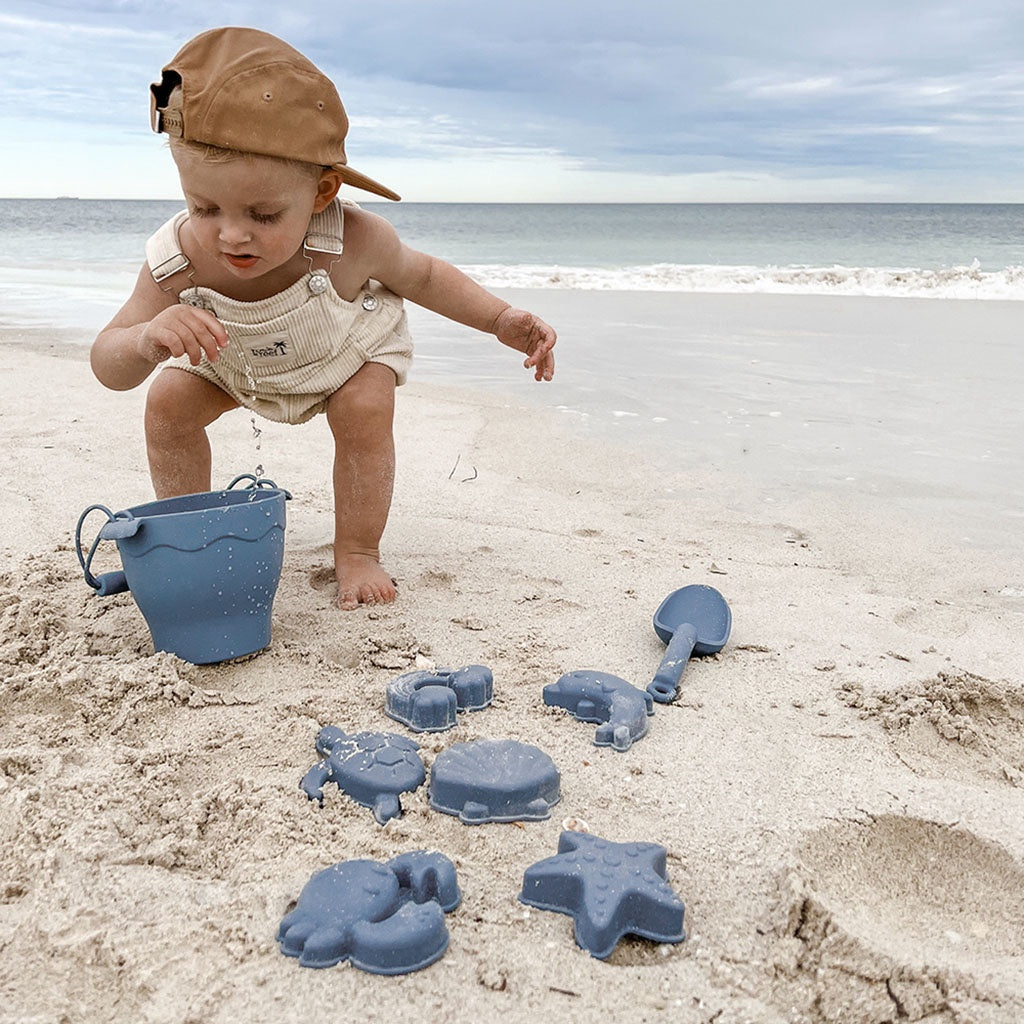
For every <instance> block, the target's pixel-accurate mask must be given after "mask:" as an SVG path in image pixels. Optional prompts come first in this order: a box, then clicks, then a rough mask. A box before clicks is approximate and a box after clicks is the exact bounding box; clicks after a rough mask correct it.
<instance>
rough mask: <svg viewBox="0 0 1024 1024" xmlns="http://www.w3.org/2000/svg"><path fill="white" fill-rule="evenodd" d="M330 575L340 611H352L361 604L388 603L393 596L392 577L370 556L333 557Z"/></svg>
mask: <svg viewBox="0 0 1024 1024" xmlns="http://www.w3.org/2000/svg"><path fill="white" fill-rule="evenodd" d="M334 575H335V576H336V577H337V580H338V607H339V608H341V609H342V611H346V612H349V611H352V609H353V608H358V607H359V605H361V604H390V603H391V602H392V601H394V599H395V596H396V591H395V582H394V580H393V579H392V578H391V576H390V575H389V574H388V573H387V571H386V570H384V569H382V568H381V566H380V563H379V562H378V561H377V559H376V558H374V557H373V556H372V555H361V554H353V553H349V554H344V555H337V556H335V559H334Z"/></svg>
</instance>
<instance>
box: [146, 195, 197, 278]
mask: <svg viewBox="0 0 1024 1024" xmlns="http://www.w3.org/2000/svg"><path fill="white" fill-rule="evenodd" d="M186 217H188V211H187V210H182V211H181V213H179V214H177V215H176V216H174V217H172V218H171V219H170V220H169V221H167V223H166V224H164V225H163V226H162V227H160V228H158V229H157V230H156V231H155V232H154V233H153V234H152V235H150V237H149V238H148V239H147V241H146V263H147V264H148V265H149V272H150V273H151V274H152V275H153V280H154V281H156V283H157V284H162V283H163V282H164V281H166V280H167V278H169V277H173V276H174V275H175V274H177V273H178V272H179V271H182V270H185V269H187V267H188V266H189V260H188V257H187V256H186V255H185V254H184V253H183V252H182V251H181V246H180V245H179V244H178V228H179V227H180V226H181V224H182V223H183V222H184V220H185V218H186Z"/></svg>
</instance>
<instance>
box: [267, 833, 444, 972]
mask: <svg viewBox="0 0 1024 1024" xmlns="http://www.w3.org/2000/svg"><path fill="white" fill-rule="evenodd" d="M461 898H462V895H461V893H460V892H459V887H458V883H457V881H456V878H455V865H454V864H452V862H451V861H450V860H449V859H448V858H447V857H445V856H444V855H443V854H440V853H429V852H426V851H424V850H417V851H415V852H413V853H403V854H402V855H401V856H399V857H395V858H393V859H392V860H389V861H388V862H387V863H386V864H381V863H380V862H379V861H375V860H348V861H342V862H341V863H340V864H335V865H333V866H332V867H329V868H326V869H324V870H323V871H318V872H317V873H316V874H315V875H313V877H312V878H310V880H309V881H308V882H307V883H306V884H305V886H304V887H303V889H302V892H301V894H300V895H299V899H298V903H297V904H296V906H295V909H294V910H293V911H291V913H289V914H286V915H285V917H284V918H283V919H282V921H281V924H280V926H279V927H278V929H277V942H278V945H279V947H280V950H281V952H282V953H284V955H285V956H292V957H297V958H298V961H299V965H300V966H302V967H333V966H334V965H335V964H336V963H339V962H340V961H341V960H348V961H349V963H351V964H352V966H353V967H358V968H359V969H360V970H363V971H369V972H370V973H371V974H407V973H409V972H410V971H418V970H419V969H420V968H422V967H427V966H428V965H429V964H432V963H433V962H434V961H435V960H437V959H439V958H440V957H441V955H442V954H443V953H444V951H445V950H446V949H447V948H448V927H447V925H446V924H445V919H444V915H445V914H446V913H447V912H448V911H450V910H454V909H455V908H456V907H457V906H458V905H459V901H460V900H461Z"/></svg>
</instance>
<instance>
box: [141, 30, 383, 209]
mask: <svg viewBox="0 0 1024 1024" xmlns="http://www.w3.org/2000/svg"><path fill="white" fill-rule="evenodd" d="M178 85H180V86H181V93H180V95H181V105H180V108H179V107H177V106H176V107H174V108H169V107H168V101H169V100H170V97H171V93H172V91H173V90H174V88H175V86H178ZM150 118H151V121H152V124H153V131H155V132H166V133H167V134H168V135H174V136H177V137H179V138H182V139H187V140H188V141H190V142H202V143H205V144H206V145H208V146H219V147H220V148H221V149H234V150H238V151H239V152H243V153H258V154H260V155H261V156H277V157H284V158H285V159H286V160H304V161H306V162H307V163H311V164H319V165H320V166H321V167H333V168H334V169H335V170H336V171H338V172H340V174H341V178H342V181H344V182H345V183H346V184H349V185H354V186H355V187H356V188H361V189H366V190H367V191H368V192H374V193H376V194H377V195H379V196H384V197H385V198H387V199H396V200H397V199H400V198H401V196H399V195H398V193H396V192H393V191H392V190H391V189H389V188H388V187H387V186H385V185H381V184H380V183H379V182H377V181H374V180H373V178H368V177H367V176H366V175H365V174H361V173H360V172H359V171H357V170H355V169H354V168H352V167H349V165H348V159H347V157H346V156H345V136H346V134H347V133H348V116H347V115H346V114H345V108H344V107H343V106H342V103H341V97H340V96H339V95H338V91H337V89H335V87H334V83H333V82H331V80H330V79H329V78H328V77H327V76H326V75H325V74H324V73H323V72H322V71H320V69H319V68H317V67H316V65H315V64H313V63H312V62H311V61H309V60H308V59H307V58H306V57H304V56H303V55H302V54H301V53H299V51H298V50H296V49H294V48H293V47H291V46H289V45H288V44H287V43H286V42H284V41H282V40H280V39H278V38H277V37H276V36H272V35H270V34H269V33H267V32H260V31H259V30H258V29H254V28H215V29H211V30H210V31H209V32H203V33H201V34H200V35H198V36H196V37H195V38H194V39H192V40H190V41H189V42H187V43H186V44H185V45H184V46H183V47H182V48H181V49H180V50H179V51H178V53H177V55H176V56H175V57H174V59H173V60H171V62H170V63H169V64H167V65H166V66H165V67H164V69H163V77H162V78H161V80H160V81H159V82H154V83H153V85H152V86H151V87H150Z"/></svg>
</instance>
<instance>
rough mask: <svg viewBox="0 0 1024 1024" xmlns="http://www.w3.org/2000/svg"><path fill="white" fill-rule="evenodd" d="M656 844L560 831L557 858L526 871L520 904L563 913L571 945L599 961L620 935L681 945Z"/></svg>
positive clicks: (678, 910)
mask: <svg viewBox="0 0 1024 1024" xmlns="http://www.w3.org/2000/svg"><path fill="white" fill-rule="evenodd" d="M665 859H666V850H665V847H663V846H658V844H657V843H613V842H610V841H609V840H607V839H600V838H599V837H598V836H595V835H590V834H588V833H584V832H563V833H562V834H561V835H560V836H559V838H558V853H557V854H556V855H555V856H554V857H548V858H547V859H546V860H542V861H538V862H537V863H536V864H534V865H532V866H531V867H529V868H527V869H526V873H525V874H524V875H523V889H522V892H520V894H519V899H520V901H521V902H523V903H526V904H528V905H529V906H531V907H537V908H538V909H540V910H553V911H555V912H557V913H559V914H569V915H570V916H571V917H572V919H573V923H574V928H573V932H574V935H575V938H576V944H577V945H578V946H580V947H582V948H583V949H585V950H587V952H588V953H590V955H591V956H595V957H597V958H598V959H599V960H603V959H604V958H605V957H607V956H609V955H610V954H611V952H612V950H613V949H614V948H615V945H616V943H617V942H618V941H619V939H621V938H622V936H623V935H627V934H630V935H639V936H641V938H645V939H653V940H654V941H655V942H682V940H683V939H685V938H686V932H685V930H684V929H683V915H684V913H685V908H684V906H683V901H682V900H681V899H680V898H679V896H678V895H676V893H675V892H674V891H673V890H672V888H671V887H670V886H669V884H668V876H667V874H666V871H665Z"/></svg>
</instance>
